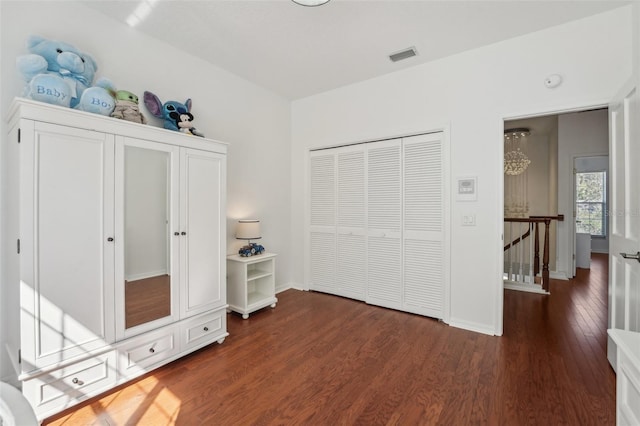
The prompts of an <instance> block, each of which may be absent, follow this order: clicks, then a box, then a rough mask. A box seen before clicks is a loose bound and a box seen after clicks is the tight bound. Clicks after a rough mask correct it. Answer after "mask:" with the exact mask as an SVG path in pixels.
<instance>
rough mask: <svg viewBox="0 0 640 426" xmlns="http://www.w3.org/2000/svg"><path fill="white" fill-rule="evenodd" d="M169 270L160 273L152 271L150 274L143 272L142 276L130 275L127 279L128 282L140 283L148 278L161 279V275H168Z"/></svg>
mask: <svg viewBox="0 0 640 426" xmlns="http://www.w3.org/2000/svg"><path fill="white" fill-rule="evenodd" d="M167 274H168V273H167V270H166V269H162V270H160V271H150V272H143V273H142V274H133V275H129V276H127V277H125V280H126V281H138V280H144V279H147V278H152V277H159V276H161V275H167Z"/></svg>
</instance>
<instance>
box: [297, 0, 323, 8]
mask: <svg viewBox="0 0 640 426" xmlns="http://www.w3.org/2000/svg"><path fill="white" fill-rule="evenodd" d="M293 2H294V3H297V4H299V5H301V6H311V7H313V6H322V5H323V4H325V3H329V0H293Z"/></svg>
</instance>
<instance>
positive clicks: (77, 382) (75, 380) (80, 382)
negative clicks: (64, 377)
mask: <svg viewBox="0 0 640 426" xmlns="http://www.w3.org/2000/svg"><path fill="white" fill-rule="evenodd" d="M71 382H72V383H73V384H75V385H78V386H82V385H84V382H83V381H82V380H80V379H78V378H77V377H74V378H73V380H71Z"/></svg>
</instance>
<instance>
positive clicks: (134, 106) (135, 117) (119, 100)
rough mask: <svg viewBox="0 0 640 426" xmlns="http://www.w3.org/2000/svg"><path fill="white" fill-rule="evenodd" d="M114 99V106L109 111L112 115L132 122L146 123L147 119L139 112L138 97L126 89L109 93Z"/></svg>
mask: <svg viewBox="0 0 640 426" xmlns="http://www.w3.org/2000/svg"><path fill="white" fill-rule="evenodd" d="M111 94H112V95H113V97H114V98H115V100H116V107H115V109H114V110H113V112H112V113H111V116H112V117H115V118H120V119H122V120H127V121H132V122H134V123H140V124H147V119H146V118H145V116H144V115H143V114H142V113H141V112H140V107H139V106H138V97H137V96H136V95H134V94H133V93H131V92H128V91H126V90H118V91H117V92H112V93H111Z"/></svg>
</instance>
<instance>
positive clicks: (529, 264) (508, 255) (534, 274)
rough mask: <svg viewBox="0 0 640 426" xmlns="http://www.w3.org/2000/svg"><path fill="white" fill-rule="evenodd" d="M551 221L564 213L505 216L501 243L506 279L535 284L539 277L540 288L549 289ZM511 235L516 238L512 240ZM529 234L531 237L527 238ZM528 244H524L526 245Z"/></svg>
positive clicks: (559, 219) (558, 219) (562, 218)
mask: <svg viewBox="0 0 640 426" xmlns="http://www.w3.org/2000/svg"><path fill="white" fill-rule="evenodd" d="M552 220H557V221H560V222H561V221H563V220H564V215H557V216H530V217H528V218H505V219H504V221H505V224H506V225H507V226H505V233H506V234H507V236H506V238H505V240H506V241H509V243H508V244H507V245H505V246H504V251H505V260H506V261H507V264H506V267H505V271H504V272H505V274H506V278H507V280H509V281H514V282H519V283H527V284H531V285H534V284H536V281H537V280H536V278H538V275H540V277H539V281H540V284H541V286H542V289H543V290H544V291H546V292H548V291H549V228H550V225H551V221H552ZM543 223H544V239H543V249H542V270H541V269H540V225H541V224H543ZM514 235H515V236H516V238H515V239H514V238H513V237H514ZM531 235H533V238H531ZM527 243H528V244H527Z"/></svg>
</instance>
